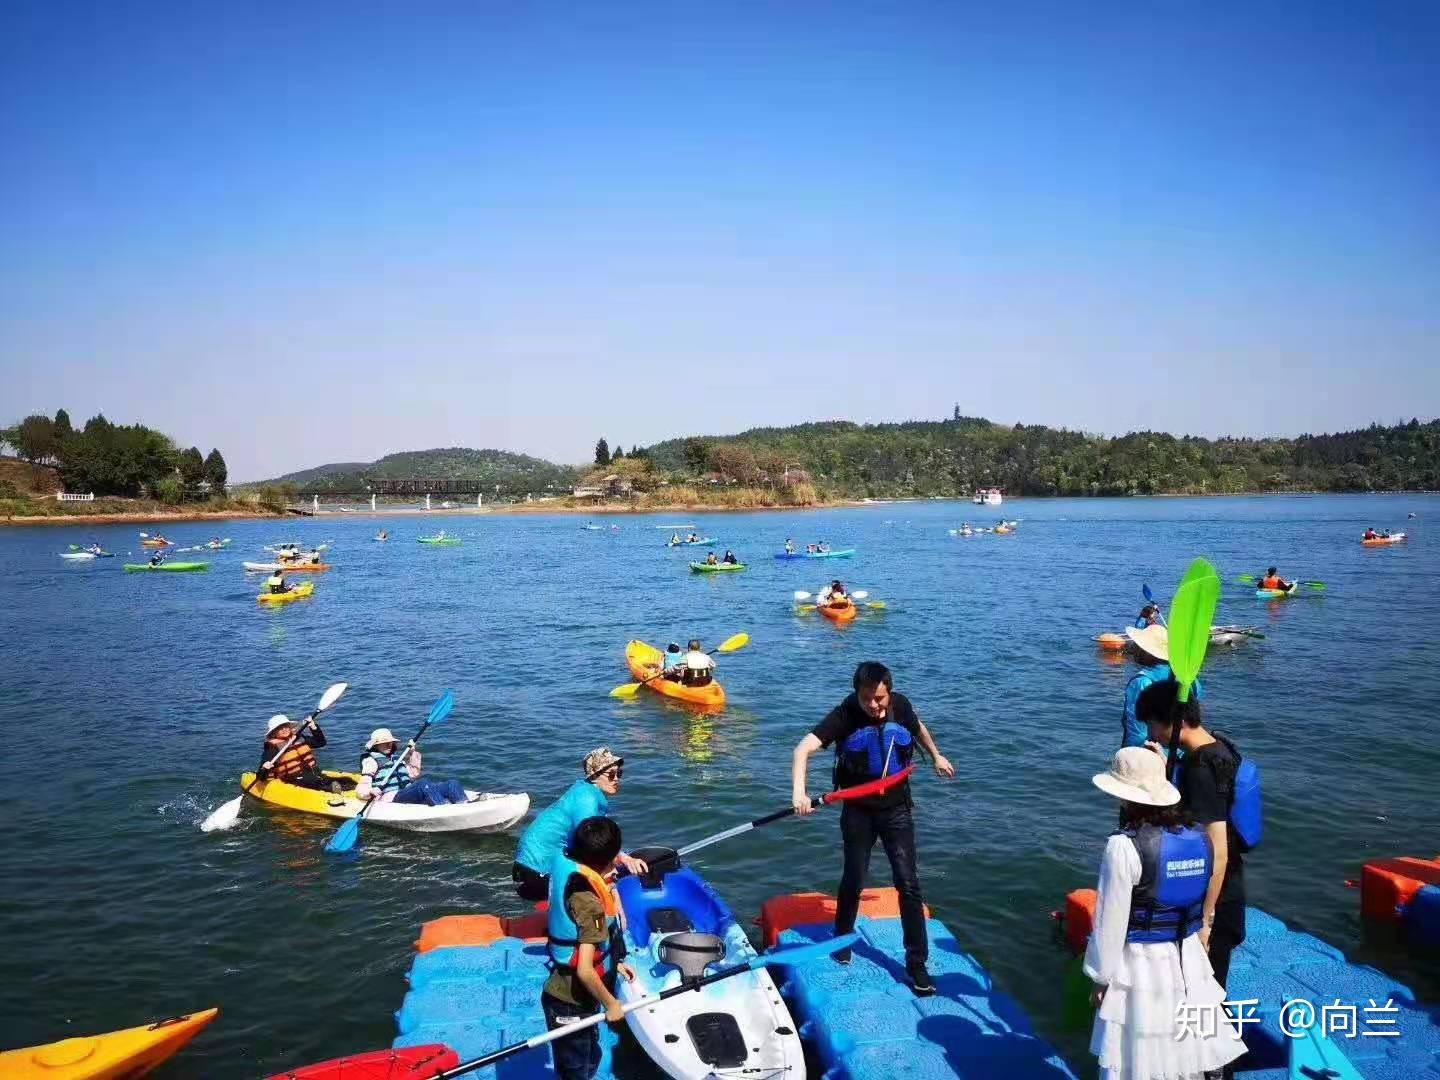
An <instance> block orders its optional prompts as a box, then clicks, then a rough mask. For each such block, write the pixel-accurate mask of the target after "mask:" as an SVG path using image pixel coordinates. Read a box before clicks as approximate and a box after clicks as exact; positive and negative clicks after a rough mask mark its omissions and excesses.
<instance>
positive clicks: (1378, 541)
mask: <svg viewBox="0 0 1440 1080" xmlns="http://www.w3.org/2000/svg"><path fill="white" fill-rule="evenodd" d="M1404 539H1405V534H1404V533H1396V534H1395V535H1393V536H1377V537H1375V538H1374V539H1373V540H1361V541H1360V543H1361V544H1363V545H1364V546H1365V547H1384V546H1385V545H1386V544H1398V543H1401V542H1402V541H1403V540H1404Z"/></svg>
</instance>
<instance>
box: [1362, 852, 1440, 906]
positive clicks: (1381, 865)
mask: <svg viewBox="0 0 1440 1080" xmlns="http://www.w3.org/2000/svg"><path fill="white" fill-rule="evenodd" d="M1426 885H1440V858H1436V859H1411V858H1408V857H1401V858H1398V859H1376V860H1375V861H1374V862H1368V863H1366V864H1365V866H1364V869H1362V870H1361V871H1360V913H1361V915H1363V916H1364V917H1365V918H1367V919H1376V920H1379V921H1381V922H1398V921H1399V920H1400V915H1401V909H1402V908H1404V907H1406V906H1407V905H1408V904H1409V903H1410V901H1411V900H1413V899H1414V898H1415V894H1416V893H1418V892H1419V891H1420V890H1421V889H1423V888H1424V887H1425V886H1426Z"/></svg>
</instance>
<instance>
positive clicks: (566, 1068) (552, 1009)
mask: <svg viewBox="0 0 1440 1080" xmlns="http://www.w3.org/2000/svg"><path fill="white" fill-rule="evenodd" d="M540 1008H541V1009H542V1010H543V1011H544V1013H545V1026H546V1027H547V1028H549V1029H550V1030H551V1031H554V1030H555V1029H556V1028H559V1027H566V1026H568V1025H569V1024H573V1023H574V1022H575V1021H577V1020H584V1019H585V1018H586V1017H587V1016H590V1015H591V1014H593V1013H594V1011H595V1007H594V1006H591V1007H590V1008H589V1009H588V1010H586V1009H582V1008H580V1006H578V1005H571V1004H568V1003H567V1002H564V1001H561V1000H560V999H559V998H557V997H551V996H550V995H549V994H543V993H542V994H541V995H540ZM550 1054H551V1057H552V1059H553V1060H554V1062H555V1076H556V1078H557V1080H590V1078H591V1077H593V1076H594V1075H595V1074H596V1073H597V1072H599V1071H600V1056H601V1055H600V1032H599V1029H598V1028H593V1027H591V1028H585V1029H584V1030H583V1031H577V1032H576V1033H575V1034H574V1035H567V1036H565V1037H564V1038H563V1039H556V1040H555V1041H554V1042H552V1043H551V1044H550Z"/></svg>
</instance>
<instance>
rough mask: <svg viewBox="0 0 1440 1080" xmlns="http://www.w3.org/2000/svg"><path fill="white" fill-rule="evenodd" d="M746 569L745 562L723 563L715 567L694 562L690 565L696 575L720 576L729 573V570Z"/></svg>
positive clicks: (714, 565)
mask: <svg viewBox="0 0 1440 1080" xmlns="http://www.w3.org/2000/svg"><path fill="white" fill-rule="evenodd" d="M744 569H745V564H744V563H743V562H735V563H723V562H722V563H715V564H713V565H712V564H710V563H703V562H692V563H691V564H690V570H691V571H692V572H693V573H696V574H720V573H724V572H725V571H727V570H744Z"/></svg>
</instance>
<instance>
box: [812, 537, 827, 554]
mask: <svg viewBox="0 0 1440 1080" xmlns="http://www.w3.org/2000/svg"><path fill="white" fill-rule="evenodd" d="M815 550H816V551H818V552H819V553H820V554H822V555H824V554H825V553H826V552H828V551H829V550H830V541H829V540H821V541H820V543H818V544H816V545H815Z"/></svg>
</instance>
